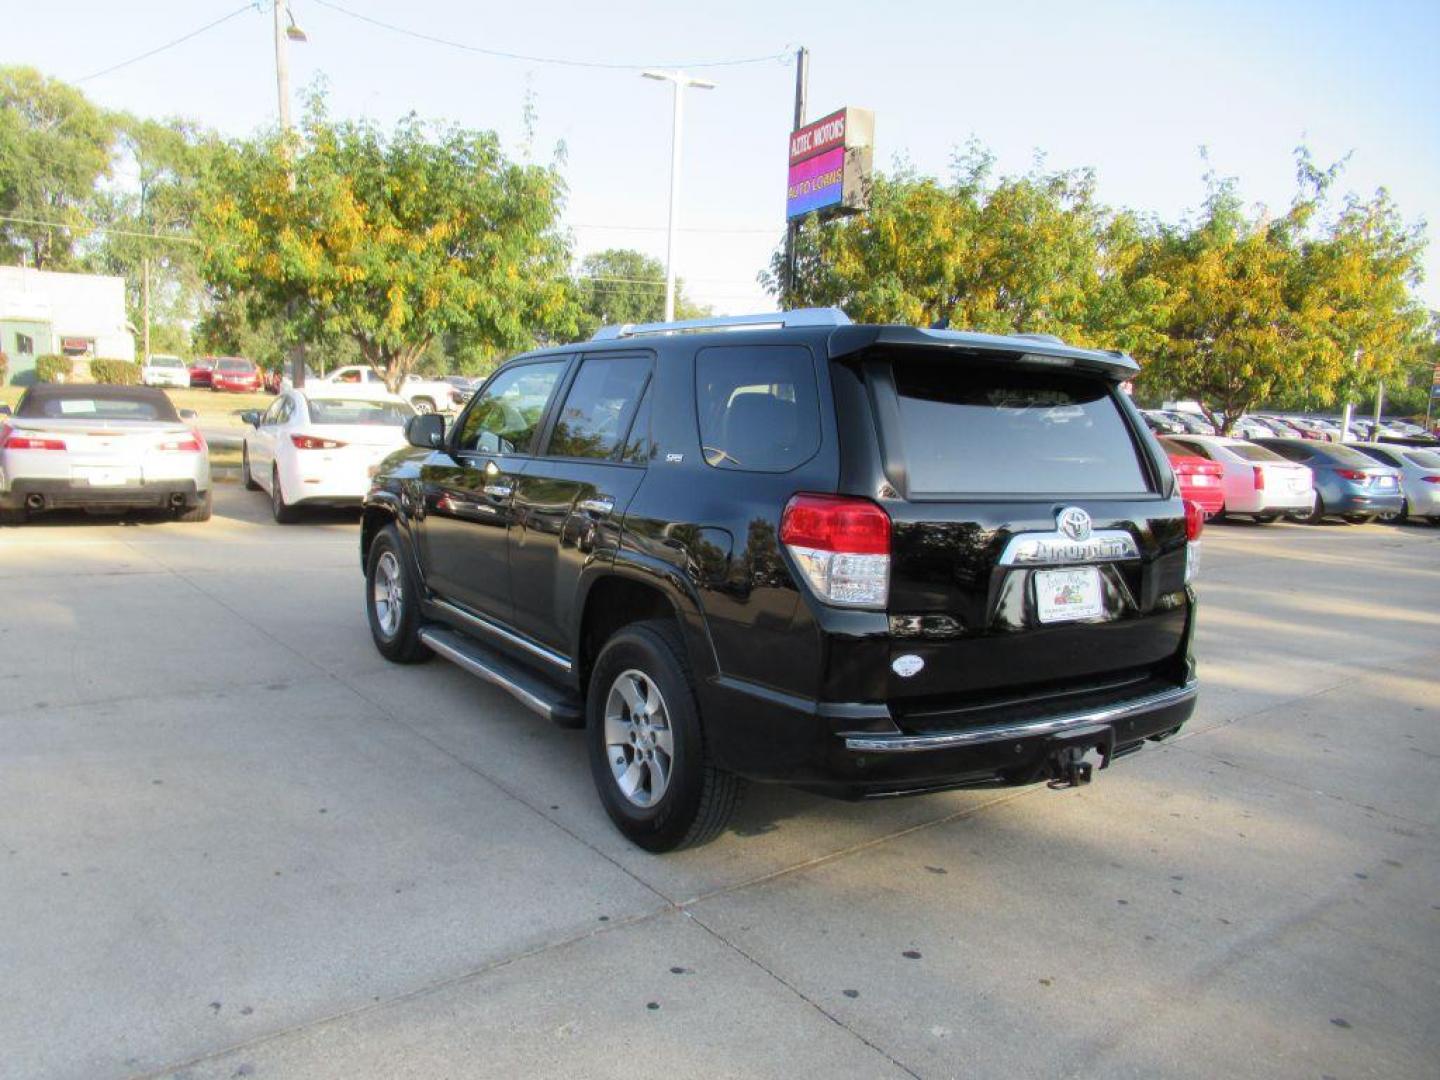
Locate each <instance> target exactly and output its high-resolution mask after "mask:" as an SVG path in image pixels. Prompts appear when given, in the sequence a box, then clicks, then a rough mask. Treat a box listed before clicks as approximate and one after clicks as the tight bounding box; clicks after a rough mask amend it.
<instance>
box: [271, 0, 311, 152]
mask: <svg viewBox="0 0 1440 1080" xmlns="http://www.w3.org/2000/svg"><path fill="white" fill-rule="evenodd" d="M309 40H310V39H309V38H307V37H306V36H305V31H304V30H301V29H300V27H299V25H298V24H297V23H296V22H295V16H294V15H293V14H291V12H290V0H275V93H276V96H277V97H278V98H279V101H280V132H281V134H282V135H283V134H284V133H286V132H288V131H289V130H290V50H289V48H288V46H289V43H290V42H292V41H295V42H302V43H303V42H306V41H309Z"/></svg>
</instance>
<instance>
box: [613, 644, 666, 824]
mask: <svg viewBox="0 0 1440 1080" xmlns="http://www.w3.org/2000/svg"><path fill="white" fill-rule="evenodd" d="M605 750H606V754H607V757H608V760H609V764H610V772H611V774H612V775H613V776H614V777H615V784H616V786H617V787H619V789H620V793H621V794H622V795H624V796H625V798H626V799H628V800H629V801H630V802H631V803H633V804H634V805H636V806H639V807H651V806H654V805H655V804H656V803H658V802H659V801H660V800H661V799H662V798H664V797H665V791H666V789H667V788H668V787H669V786H670V774H671V770H672V769H673V768H674V763H675V738H674V733H673V731H672V729H671V727H670V714H669V712H668V711H667V710H666V708H665V699H664V697H662V696H661V694H660V688H659V687H658V686H656V685H655V681H654V680H653V679H651V678H650V676H648V675H646V674H645V673H644V672H643V671H639V670H636V669H635V668H631V669H629V670H627V671H622V672H621V673H620V674H619V675H617V676H616V677H615V681H614V682H613V683H611V684H610V693H609V694H608V695H607V697H606V699H605Z"/></svg>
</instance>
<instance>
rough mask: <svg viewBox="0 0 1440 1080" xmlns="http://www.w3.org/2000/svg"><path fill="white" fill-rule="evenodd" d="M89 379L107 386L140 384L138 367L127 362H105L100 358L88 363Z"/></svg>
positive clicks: (103, 358) (105, 360) (104, 359)
mask: <svg viewBox="0 0 1440 1080" xmlns="http://www.w3.org/2000/svg"><path fill="white" fill-rule="evenodd" d="M90 377H91V378H92V379H94V380H95V381H96V382H97V383H105V384H107V385H109V386H136V385H138V384H139V382H140V366H139V365H138V364H132V363H131V362H130V361H129V360H107V359H106V358H105V357H103V356H101V357H97V358H96V359H94V360H91V361H90Z"/></svg>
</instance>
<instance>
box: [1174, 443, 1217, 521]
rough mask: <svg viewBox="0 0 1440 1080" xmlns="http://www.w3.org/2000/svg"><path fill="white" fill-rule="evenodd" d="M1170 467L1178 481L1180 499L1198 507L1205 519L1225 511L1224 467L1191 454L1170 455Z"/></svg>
mask: <svg viewBox="0 0 1440 1080" xmlns="http://www.w3.org/2000/svg"><path fill="white" fill-rule="evenodd" d="M1170 467H1171V468H1172V469H1174V470H1175V479H1176V480H1178V481H1180V497H1181V498H1182V499H1184V500H1185V501H1186V502H1193V503H1194V504H1195V505H1196V506H1198V507H1200V512H1201V513H1203V514H1204V515H1205V516H1206V517H1207V518H1208V517H1214V516H1215V515H1216V514H1218V513H1220V511H1221V510H1224V509H1225V466H1223V465H1221V464H1220V463H1219V462H1218V461H1206V460H1205V459H1204V458H1202V457H1196V456H1194V455H1193V454H1170Z"/></svg>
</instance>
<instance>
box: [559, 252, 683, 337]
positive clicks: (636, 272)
mask: <svg viewBox="0 0 1440 1080" xmlns="http://www.w3.org/2000/svg"><path fill="white" fill-rule="evenodd" d="M576 290H577V292H578V294H579V302H580V307H581V308H582V309H583V311H584V313H585V315H586V317H587V318H586V325H585V326H584V327H583V328H582V330H583V332H584V336H588V335H589V334H590V333H593V332H594V329H595V328H596V327H598V326H615V325H620V324H624V323H649V322H659V321H660V320H661V319H663V318H664V317H665V265H664V264H663V263H662V262H661V261H660V260H659V259H655V258H652V257H650V256H649V255H646V254H645V253H644V252H640V251H635V250H633V249H630V248H609V249H607V250H605V251H597V252H593V253H592V254H590V255H587V256H585V258H584V260H583V261H582V262H581V263H580V273H579V275H578V276H577V278H576ZM709 314H710V309H709V308H708V307H702V306H700V305H698V304H695V303H692V302H691V301H690V299H689V298H688V297H687V296H686V295H685V285H684V282H683V281H680V280H678V279H677V280H676V282H675V317H676V318H677V319H698V318H702V317H704V316H706V315H709Z"/></svg>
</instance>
